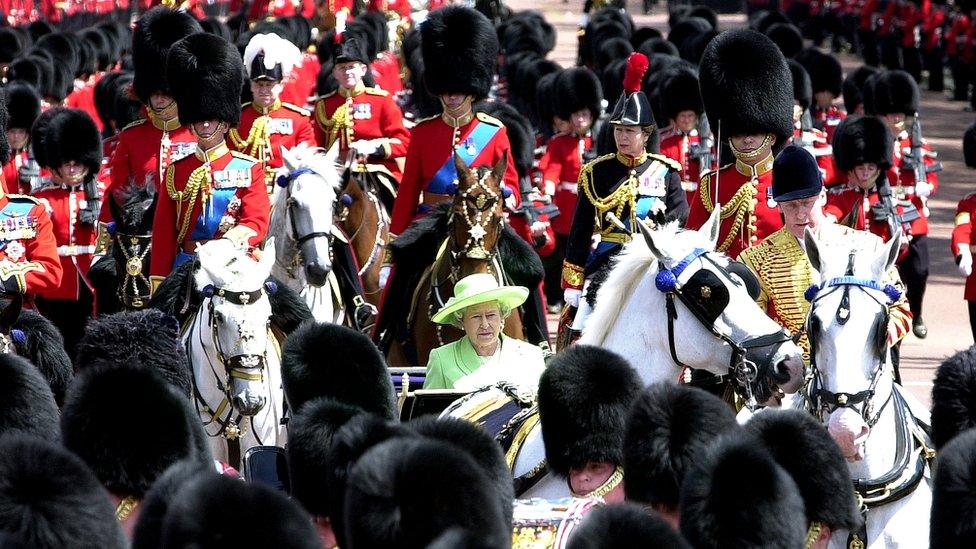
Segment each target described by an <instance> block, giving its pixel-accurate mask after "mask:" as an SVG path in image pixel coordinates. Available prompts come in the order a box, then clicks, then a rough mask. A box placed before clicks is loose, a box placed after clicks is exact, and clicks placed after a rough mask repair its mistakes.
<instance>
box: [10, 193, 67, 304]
mask: <svg viewBox="0 0 976 549" xmlns="http://www.w3.org/2000/svg"><path fill="white" fill-rule="evenodd" d="M0 240H3V241H4V242H5V244H4V246H3V248H2V249H0V279H2V280H3V290H4V291H7V292H11V291H20V292H21V293H23V294H27V295H31V296H33V295H37V294H39V293H41V292H47V291H51V290H55V289H57V287H58V285H59V284H60V283H61V263H60V261H58V245H57V243H56V242H55V240H54V229H53V227H52V226H51V218H50V217H49V216H48V214H47V210H46V209H45V208H44V205H42V204H41V203H40V202H38V201H37V200H36V199H34V198H32V197H29V196H24V195H18V194H14V195H4V196H2V197H0ZM13 281H16V286H17V289H14V284H13V283H12V282H13Z"/></svg>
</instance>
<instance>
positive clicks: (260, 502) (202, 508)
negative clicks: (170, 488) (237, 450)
mask: <svg viewBox="0 0 976 549" xmlns="http://www.w3.org/2000/svg"><path fill="white" fill-rule="evenodd" d="M162 539H163V542H164V545H165V546H166V547H278V548H281V549H313V548H320V547H321V546H322V543H321V541H320V540H319V536H318V533H317V532H316V531H315V526H313V525H312V520H311V518H310V517H309V516H308V514H307V513H306V512H305V511H304V510H302V508H301V507H300V506H299V505H298V504H297V503H296V502H294V501H292V500H290V499H288V496H286V495H285V494H283V493H282V492H280V491H278V490H275V489H274V488H271V487H269V486H264V485H261V484H260V483H246V482H241V481H240V480H238V479H235V478H231V477H229V476H226V475H203V476H200V477H198V478H195V479H193V480H191V481H189V482H187V483H186V484H184V485H183V487H182V488H181V489H180V490H179V491H178V492H177V493H176V495H175V496H174V497H173V499H172V501H171V502H170V504H169V509H167V511H166V518H165V519H164V521H163V535H162Z"/></svg>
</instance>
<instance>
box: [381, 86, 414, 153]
mask: <svg viewBox="0 0 976 549" xmlns="http://www.w3.org/2000/svg"><path fill="white" fill-rule="evenodd" d="M383 99H384V101H383V110H382V118H381V121H382V124H383V135H385V136H386V137H387V138H388V141H387V143H388V146H387V151H386V158H402V157H404V156H406V154H407V148H408V147H409V146H410V132H408V131H407V128H406V127H404V125H403V113H402V112H401V111H400V107H397V106H396V103H394V102H393V97H392V96H389V95H388V96H386V97H384V98H383Z"/></svg>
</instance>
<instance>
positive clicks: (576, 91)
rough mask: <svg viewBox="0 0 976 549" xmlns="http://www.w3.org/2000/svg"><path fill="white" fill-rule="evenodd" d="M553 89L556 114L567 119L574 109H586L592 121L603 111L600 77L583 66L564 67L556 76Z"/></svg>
mask: <svg viewBox="0 0 976 549" xmlns="http://www.w3.org/2000/svg"><path fill="white" fill-rule="evenodd" d="M553 88H554V90H555V97H554V98H552V97H551V98H550V100H552V99H555V101H554V102H555V104H556V115H557V116H558V117H559V118H562V119H563V120H569V118H570V115H572V114H573V113H574V112H576V111H581V110H583V109H588V110H589V111H590V115H591V116H593V120H594V122H595V121H596V119H597V118H599V117H600V114H601V113H602V112H603V88H602V87H601V86H600V79H599V78H597V77H596V75H595V74H593V71H591V70H590V69H587V68H584V67H573V68H569V69H565V70H563V71H561V72H560V73H559V75H558V76H556V80H555V82H554V83H553Z"/></svg>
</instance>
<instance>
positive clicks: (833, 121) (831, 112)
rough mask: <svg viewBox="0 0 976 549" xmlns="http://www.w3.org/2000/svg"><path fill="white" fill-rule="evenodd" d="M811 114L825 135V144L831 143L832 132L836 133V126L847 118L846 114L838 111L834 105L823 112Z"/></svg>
mask: <svg viewBox="0 0 976 549" xmlns="http://www.w3.org/2000/svg"><path fill="white" fill-rule="evenodd" d="M811 114H812V115H813V119H814V120H815V121H816V122H817V124H819V126H820V128H821V129H822V130H823V131H824V133H825V134H827V143H833V142H834V132H836V131H837V126H839V125H840V123H841V122H842V121H843V120H844V119H845V118H847V113H846V112H844V111H842V110H840V109H839V108H838V107H837V106H836V105H831V106H830V108H829V109H827V110H825V111H822V110H819V109H816V110H812V111H811Z"/></svg>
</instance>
